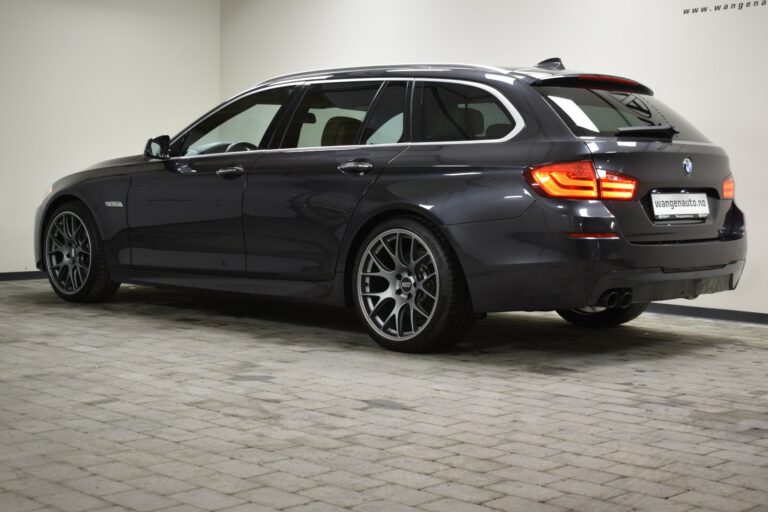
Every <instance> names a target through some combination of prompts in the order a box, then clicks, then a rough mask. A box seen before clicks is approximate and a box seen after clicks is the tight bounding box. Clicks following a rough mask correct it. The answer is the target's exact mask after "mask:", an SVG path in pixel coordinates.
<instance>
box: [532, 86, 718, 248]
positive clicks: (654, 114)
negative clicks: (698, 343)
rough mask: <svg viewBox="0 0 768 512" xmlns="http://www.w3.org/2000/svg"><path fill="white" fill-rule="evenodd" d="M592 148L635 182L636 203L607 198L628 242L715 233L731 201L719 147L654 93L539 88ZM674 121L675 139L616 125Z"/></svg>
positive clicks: (599, 160)
mask: <svg viewBox="0 0 768 512" xmlns="http://www.w3.org/2000/svg"><path fill="white" fill-rule="evenodd" d="M537 89H538V90H539V92H541V93H542V94H543V95H544V96H545V97H546V98H547V99H548V101H549V102H550V104H551V105H552V107H553V108H554V109H555V110H556V111H557V112H558V113H559V114H560V116H561V117H562V118H563V120H564V121H566V123H567V124H568V125H569V126H570V127H571V129H572V131H573V132H574V133H575V134H576V135H578V136H580V137H581V138H582V140H583V141H584V142H585V143H586V145H587V147H588V148H589V150H590V151H591V153H592V157H593V160H594V164H595V168H596V169H597V170H598V172H599V171H600V170H605V171H613V172H620V173H623V174H627V175H630V176H632V177H634V178H636V179H637V180H638V188H637V190H636V193H635V200H634V201H608V200H605V201H604V203H605V204H606V206H607V207H608V209H609V210H611V212H612V213H613V214H614V215H615V216H616V218H617V220H618V223H619V229H620V231H621V233H622V234H623V235H624V236H625V237H626V238H627V239H629V240H630V241H632V242H639V243H642V242H672V241H690V240H710V239H717V238H719V237H720V235H721V230H722V229H723V227H724V224H725V221H726V215H727V213H728V210H729V209H730V207H731V204H732V200H731V199H727V198H725V197H723V183H724V180H725V179H726V178H728V177H730V175H731V171H730V166H729V162H728V157H727V155H726V154H725V152H724V151H723V149H722V148H720V147H718V146H716V145H714V144H712V143H711V142H709V141H708V140H707V139H706V137H704V135H702V134H701V132H699V131H698V130H697V129H696V128H694V127H693V126H692V125H691V124H690V123H688V122H687V121H686V120H685V119H683V118H682V117H681V116H680V115H679V114H677V113H675V112H674V111H673V110H672V109H670V108H669V107H668V106H666V105H665V104H663V103H662V102H661V101H659V100H658V99H657V98H655V97H653V96H651V95H648V94H640V93H634V92H627V91H612V90H603V89H597V88H583V87H562V86H540V87H537ZM658 125H671V126H672V127H674V128H675V130H676V131H677V132H678V133H677V134H675V135H674V136H673V137H659V136H658V135H657V136H652V135H651V136H646V135H642V134H641V133H640V132H636V133H634V134H633V133H632V132H631V131H630V132H625V133H624V134H620V135H617V133H618V132H620V129H626V128H630V127H649V126H658Z"/></svg>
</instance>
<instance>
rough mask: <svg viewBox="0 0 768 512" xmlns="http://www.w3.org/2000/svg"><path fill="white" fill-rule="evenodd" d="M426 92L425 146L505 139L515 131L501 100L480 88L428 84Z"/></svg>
mask: <svg viewBox="0 0 768 512" xmlns="http://www.w3.org/2000/svg"><path fill="white" fill-rule="evenodd" d="M422 91H423V92H422V98H421V140H422V142H451V141H472V140H494V139H501V138H504V137H506V136H507V135H509V133H510V132H511V131H512V130H513V129H514V127H515V121H514V120H513V119H512V116H511V115H510V113H509V111H508V110H507V109H506V108H505V107H504V105H502V104H501V102H500V101H499V100H498V98H496V97H495V96H494V95H493V94H491V93H490V92H489V91H487V90H485V89H481V88H480V87H474V86H471V85H465V84H455V83H448V82H445V83H443V82H425V83H424V86H423V90H422Z"/></svg>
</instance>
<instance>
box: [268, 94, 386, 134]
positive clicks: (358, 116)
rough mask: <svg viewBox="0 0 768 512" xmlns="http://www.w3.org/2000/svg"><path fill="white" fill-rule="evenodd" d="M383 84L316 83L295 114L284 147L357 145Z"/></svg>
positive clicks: (305, 95)
mask: <svg viewBox="0 0 768 512" xmlns="http://www.w3.org/2000/svg"><path fill="white" fill-rule="evenodd" d="M380 87H381V82H365V81H363V82H347V83H332V84H315V85H312V86H310V87H309V89H308V90H307V92H306V93H305V94H304V97H303V98H302V100H301V103H300V104H299V107H298V108H297V109H296V113H295V114H294V115H293V120H292V121H291V124H290V126H289V127H288V131H287V133H286V134H285V138H284V139H283V144H282V147H284V148H312V147H320V146H349V145H353V144H357V140H358V135H359V134H360V130H361V128H362V125H363V120H364V119H365V115H366V114H367V113H368V109H369V108H370V106H371V101H373V98H374V96H376V92H377V91H378V90H379V88H380Z"/></svg>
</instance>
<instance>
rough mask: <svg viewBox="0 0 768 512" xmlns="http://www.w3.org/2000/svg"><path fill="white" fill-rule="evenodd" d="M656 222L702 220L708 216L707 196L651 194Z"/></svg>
mask: <svg viewBox="0 0 768 512" xmlns="http://www.w3.org/2000/svg"><path fill="white" fill-rule="evenodd" d="M651 204H652V205H653V216H654V217H655V218H656V219H657V220H676V219H704V218H706V217H708V216H709V202H708V201H707V194H651Z"/></svg>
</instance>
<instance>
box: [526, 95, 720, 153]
mask: <svg viewBox="0 0 768 512" xmlns="http://www.w3.org/2000/svg"><path fill="white" fill-rule="evenodd" d="M536 89H537V90H538V91H539V92H540V93H541V94H543V95H544V97H545V98H547V100H549V102H550V104H551V105H552V106H553V108H554V109H555V110H556V111H557V113H558V114H559V115H560V117H561V118H562V119H563V120H564V121H565V122H566V123H567V124H568V126H569V127H570V128H571V130H573V132H574V133H575V134H576V135H579V136H585V135H587V136H588V135H592V136H609V137H612V136H615V135H616V132H617V131H618V129H619V128H623V127H629V126H660V125H667V124H669V125H672V126H673V127H674V128H675V129H676V130H677V131H678V132H679V133H678V134H677V135H675V139H677V140H687V141H696V142H709V141H708V140H707V138H706V137H705V136H704V135H703V134H702V133H701V132H700V131H699V130H697V129H696V128H695V127H694V126H693V125H691V124H690V123H689V122H688V121H686V120H685V119H683V118H682V117H681V116H680V115H679V114H677V113H676V112H675V111H674V110H672V109H671V108H669V107H668V106H666V105H665V104H664V103H662V102H661V101H659V100H658V99H656V98H655V97H654V96H648V95H646V94H636V93H631V92H619V91H606V90H599V89H584V88H580V87H537V88H536Z"/></svg>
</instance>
